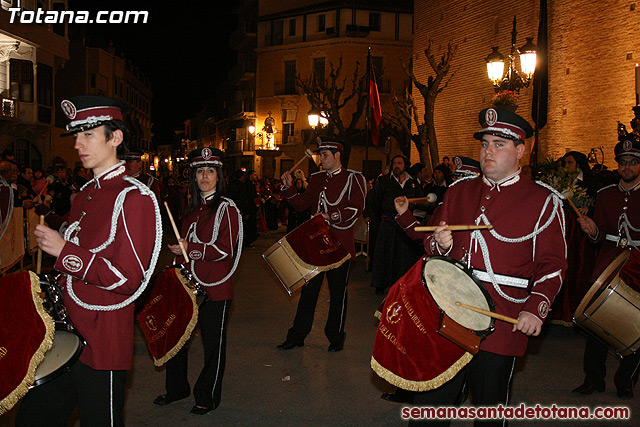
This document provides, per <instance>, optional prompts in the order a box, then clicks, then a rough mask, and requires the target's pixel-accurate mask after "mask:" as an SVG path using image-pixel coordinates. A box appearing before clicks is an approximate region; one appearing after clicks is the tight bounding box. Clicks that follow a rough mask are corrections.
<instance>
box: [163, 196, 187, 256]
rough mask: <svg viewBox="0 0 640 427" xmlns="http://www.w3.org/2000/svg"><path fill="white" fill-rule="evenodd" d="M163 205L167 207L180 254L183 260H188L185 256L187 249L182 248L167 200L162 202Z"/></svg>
mask: <svg viewBox="0 0 640 427" xmlns="http://www.w3.org/2000/svg"><path fill="white" fill-rule="evenodd" d="M164 207H165V208H167V214H169V221H170V222H171V226H172V227H173V232H174V233H175V234H176V239H178V244H179V245H180V250H181V251H182V256H183V257H184V262H189V257H188V256H187V250H186V249H185V248H184V245H183V244H182V242H181V241H180V233H179V232H178V227H176V222H175V221H174V220H173V215H171V209H169V205H168V204H167V202H164Z"/></svg>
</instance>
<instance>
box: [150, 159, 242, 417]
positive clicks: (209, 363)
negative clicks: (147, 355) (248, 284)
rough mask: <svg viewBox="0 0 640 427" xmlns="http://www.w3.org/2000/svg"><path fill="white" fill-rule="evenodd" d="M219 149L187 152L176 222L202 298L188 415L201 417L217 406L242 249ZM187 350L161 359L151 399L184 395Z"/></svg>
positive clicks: (165, 401) (239, 220)
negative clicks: (159, 380)
mask: <svg viewBox="0 0 640 427" xmlns="http://www.w3.org/2000/svg"><path fill="white" fill-rule="evenodd" d="M223 156H224V153H223V152H222V151H220V150H218V149H216V148H209V147H205V148H198V149H196V150H194V151H192V152H191V153H189V156H188V158H189V162H190V166H191V177H190V181H189V186H190V192H191V201H190V203H189V207H188V209H187V212H186V214H185V218H184V220H183V222H182V231H181V236H183V237H184V239H180V241H181V242H182V243H183V244H184V245H185V249H186V252H187V255H188V256H189V258H190V262H189V270H190V271H191V273H192V275H193V277H194V279H195V280H196V281H197V282H198V284H199V285H200V286H201V287H202V288H203V289H204V290H205V292H206V294H207V297H208V298H207V299H206V300H205V301H204V302H203V303H202V304H201V305H200V307H199V315H198V321H199V323H200V331H201V334H202V342H203V345H204V367H203V368H202V371H201V372H200V376H199V377H198V380H197V381H196V384H195V386H194V387H193V394H194V397H195V405H194V406H193V408H192V409H191V413H192V414H196V415H203V414H206V413H207V412H209V411H211V410H212V409H215V408H216V407H218V405H219V404H220V398H221V394H222V377H223V374H224V366H225V359H226V354H225V352H226V331H227V319H228V315H229V307H230V306H231V301H232V300H233V288H232V286H231V275H232V274H233V272H234V271H235V269H236V267H237V266H238V261H239V260H240V252H241V251H242V218H241V214H240V211H239V210H238V208H237V207H236V205H235V204H234V203H233V201H232V200H231V199H228V198H226V197H224V195H225V187H226V186H225V179H224V176H223V173H222V160H223ZM168 247H169V250H171V252H173V253H174V254H175V255H176V256H177V259H176V261H177V262H184V259H183V257H182V256H181V253H182V252H181V249H180V246H179V244H175V245H168ZM187 359H188V349H187V347H186V346H185V347H183V348H182V349H181V350H180V352H178V354H177V355H176V356H175V357H173V359H171V360H169V361H168V362H167V371H166V382H165V384H166V388H167V391H166V394H163V395H160V396H158V397H157V398H156V399H155V400H154V401H153V403H155V404H156V405H168V404H169V403H171V402H174V401H176V400H180V399H184V398H186V397H188V396H189V395H190V386H189V382H188V380H187Z"/></svg>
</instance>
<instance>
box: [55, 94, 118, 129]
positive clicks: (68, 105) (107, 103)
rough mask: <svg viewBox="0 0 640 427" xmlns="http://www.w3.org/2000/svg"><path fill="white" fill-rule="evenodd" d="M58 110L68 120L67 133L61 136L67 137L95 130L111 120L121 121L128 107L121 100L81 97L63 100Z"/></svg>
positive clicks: (102, 97) (104, 97)
mask: <svg viewBox="0 0 640 427" xmlns="http://www.w3.org/2000/svg"><path fill="white" fill-rule="evenodd" d="M60 109H61V110H62V112H63V113H64V114H65V115H66V116H67V118H68V119H69V124H68V125H67V126H66V128H67V132H65V133H63V134H62V135H61V136H69V135H73V134H74V133H78V132H83V131H85V130H89V129H93V128H97V127H98V126H102V125H103V124H105V123H107V122H109V121H111V120H121V121H123V115H124V113H126V112H127V111H129V105H128V104H127V103H126V102H124V101H123V100H121V99H115V98H108V97H106V96H95V95H81V96H74V97H72V98H69V99H65V100H64V101H62V102H61V103H60Z"/></svg>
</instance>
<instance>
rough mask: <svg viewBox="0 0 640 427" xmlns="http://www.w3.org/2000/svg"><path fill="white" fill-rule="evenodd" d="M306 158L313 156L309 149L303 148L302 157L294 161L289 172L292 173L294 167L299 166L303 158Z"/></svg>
mask: <svg viewBox="0 0 640 427" xmlns="http://www.w3.org/2000/svg"><path fill="white" fill-rule="evenodd" d="M306 158H310V159H311V158H313V152H312V151H311V150H309V149H308V148H307V149H306V150H304V157H301V158H300V160H298V161H297V162H296V164H295V165H293V167H292V168H291V169H289V173H293V171H295V170H296V168H297V167H298V166H300V163H302V162H303V161H304V159H306Z"/></svg>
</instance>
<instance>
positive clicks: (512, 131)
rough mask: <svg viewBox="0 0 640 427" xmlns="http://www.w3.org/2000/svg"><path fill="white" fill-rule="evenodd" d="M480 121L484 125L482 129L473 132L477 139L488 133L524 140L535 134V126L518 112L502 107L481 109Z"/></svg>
mask: <svg viewBox="0 0 640 427" xmlns="http://www.w3.org/2000/svg"><path fill="white" fill-rule="evenodd" d="M478 121H479V122H480V124H481V125H482V130H481V131H479V132H476V133H474V134H473V137H474V138H475V139H479V140H482V136H483V135H484V134H487V133H488V134H490V135H495V136H499V137H500V138H506V139H512V140H514V141H521V142H524V140H525V139H527V138H531V136H532V135H533V128H532V127H531V125H530V124H529V122H527V121H526V120H525V119H523V118H522V117H520V116H519V115H517V114H516V113H512V112H511V111H507V110H503V109H501V108H485V109H484V110H482V111H480V114H479V115H478Z"/></svg>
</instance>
